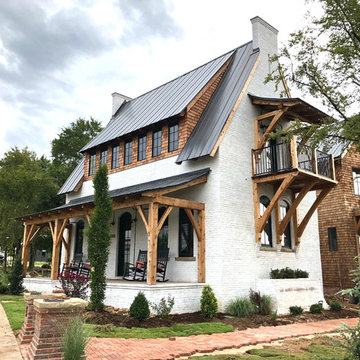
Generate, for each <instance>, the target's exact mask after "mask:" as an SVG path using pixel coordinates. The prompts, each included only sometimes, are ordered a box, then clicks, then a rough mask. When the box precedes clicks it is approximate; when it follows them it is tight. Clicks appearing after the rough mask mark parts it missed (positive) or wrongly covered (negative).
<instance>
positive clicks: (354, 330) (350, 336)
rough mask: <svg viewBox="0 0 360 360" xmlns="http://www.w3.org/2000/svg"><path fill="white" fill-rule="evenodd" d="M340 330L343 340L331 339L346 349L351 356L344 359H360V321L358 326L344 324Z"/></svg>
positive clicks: (336, 344)
mask: <svg viewBox="0 0 360 360" xmlns="http://www.w3.org/2000/svg"><path fill="white" fill-rule="evenodd" d="M342 328H343V330H340V335H341V337H342V339H341V340H336V339H331V341H332V342H333V344H334V345H335V346H339V347H341V348H343V349H344V350H345V351H346V354H347V355H349V356H346V357H344V359H345V360H346V359H349V360H350V359H360V322H358V323H357V325H356V326H353V327H351V326H349V325H347V324H344V325H342Z"/></svg>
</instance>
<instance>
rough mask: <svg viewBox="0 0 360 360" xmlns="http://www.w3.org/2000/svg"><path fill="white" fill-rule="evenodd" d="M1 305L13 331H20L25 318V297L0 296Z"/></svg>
mask: <svg viewBox="0 0 360 360" xmlns="http://www.w3.org/2000/svg"><path fill="white" fill-rule="evenodd" d="M4 301H5V302H4ZM6 301H11V302H6ZM0 303H1V305H2V306H3V308H4V310H5V312H6V316H7V318H8V319H9V323H10V326H11V329H12V330H13V331H16V330H20V329H21V327H22V324H23V322H24V317H25V301H24V297H23V296H16V295H0Z"/></svg>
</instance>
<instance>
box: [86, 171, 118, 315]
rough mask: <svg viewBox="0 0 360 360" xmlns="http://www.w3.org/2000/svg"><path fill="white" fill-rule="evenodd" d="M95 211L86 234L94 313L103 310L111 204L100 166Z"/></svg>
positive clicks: (106, 181) (96, 186) (97, 176)
mask: <svg viewBox="0 0 360 360" xmlns="http://www.w3.org/2000/svg"><path fill="white" fill-rule="evenodd" d="M94 191H95V199H94V204H95V210H94V214H93V215H92V216H91V219H90V226H89V230H88V232H87V235H88V240H89V259H90V264H91V267H92V268H93V271H92V272H91V278H90V280H91V281H90V289H91V296H90V301H91V304H92V305H91V306H92V308H93V310H95V311H102V310H103V309H104V299H105V289H106V277H105V270H106V264H107V262H108V257H109V247H110V219H111V217H112V212H113V208H112V203H111V199H110V196H109V184H108V176H107V167H106V165H101V166H100V168H99V170H98V171H97V173H96V175H95V178H94Z"/></svg>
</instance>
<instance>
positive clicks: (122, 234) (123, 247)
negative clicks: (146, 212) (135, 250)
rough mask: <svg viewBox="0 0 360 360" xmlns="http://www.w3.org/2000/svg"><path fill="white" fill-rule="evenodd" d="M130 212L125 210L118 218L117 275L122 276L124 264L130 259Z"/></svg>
mask: <svg viewBox="0 0 360 360" xmlns="http://www.w3.org/2000/svg"><path fill="white" fill-rule="evenodd" d="M130 241H131V214H129V213H128V212H126V213H125V214H123V215H121V216H120V220H119V243H118V265H117V274H116V275H117V276H123V275H124V272H125V264H126V263H128V262H129V261H130Z"/></svg>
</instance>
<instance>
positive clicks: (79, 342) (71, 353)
mask: <svg viewBox="0 0 360 360" xmlns="http://www.w3.org/2000/svg"><path fill="white" fill-rule="evenodd" d="M87 342H88V337H87V335H86V334H85V333H84V329H83V321H82V318H81V317H79V316H77V317H75V318H73V319H72V321H71V323H70V326H69V327H67V328H65V329H64V336H63V353H64V360H80V359H81V357H82V355H84V354H85V347H86V344H87Z"/></svg>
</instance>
